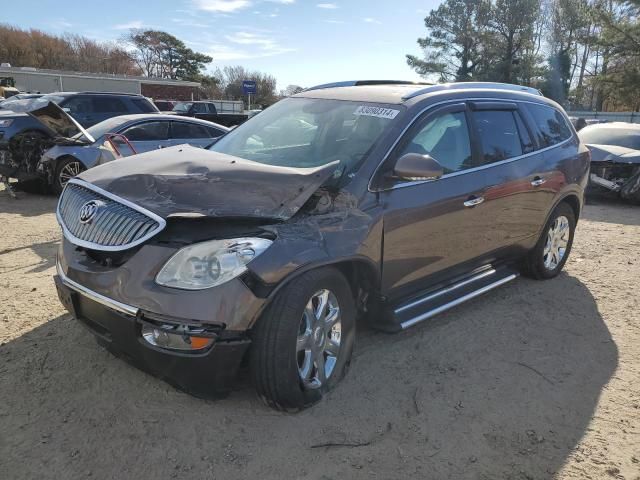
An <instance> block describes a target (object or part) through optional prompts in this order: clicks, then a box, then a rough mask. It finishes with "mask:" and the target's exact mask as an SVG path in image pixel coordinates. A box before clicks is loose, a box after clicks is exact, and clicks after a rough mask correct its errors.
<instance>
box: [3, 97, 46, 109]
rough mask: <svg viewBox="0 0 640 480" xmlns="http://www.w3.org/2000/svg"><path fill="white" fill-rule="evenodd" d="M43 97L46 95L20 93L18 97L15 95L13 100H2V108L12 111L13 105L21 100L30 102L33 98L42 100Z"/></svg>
mask: <svg viewBox="0 0 640 480" xmlns="http://www.w3.org/2000/svg"><path fill="white" fill-rule="evenodd" d="M42 96H44V94H42V93H18V94H17V95H14V96H13V97H11V98H8V99H6V100H1V101H0V108H4V109H5V110H11V105H13V104H14V102H17V101H19V100H29V99H32V98H40V97H42Z"/></svg>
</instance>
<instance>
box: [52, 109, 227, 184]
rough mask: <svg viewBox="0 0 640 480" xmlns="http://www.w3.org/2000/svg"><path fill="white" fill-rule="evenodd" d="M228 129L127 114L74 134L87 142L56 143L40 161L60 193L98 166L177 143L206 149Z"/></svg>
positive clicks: (215, 125)
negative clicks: (68, 183) (66, 186)
mask: <svg viewBox="0 0 640 480" xmlns="http://www.w3.org/2000/svg"><path fill="white" fill-rule="evenodd" d="M228 130H229V129H228V128H227V127H224V126H222V125H217V124H215V123H211V122H207V121H205V120H198V119H195V118H176V117H174V116H169V115H158V114H153V113H152V114H146V115H123V116H120V117H114V118H110V119H108V120H105V121H103V122H100V123H98V124H97V125H94V126H93V127H90V128H88V129H87V130H86V133H87V134H89V135H88V136H87V135H85V134H83V133H80V134H78V135H76V137H74V138H77V139H78V140H81V141H84V140H86V139H87V137H90V138H89V139H88V141H86V142H84V143H80V144H69V143H71V142H65V144H59V145H55V146H54V147H52V148H50V149H49V150H47V151H45V152H44V154H43V156H42V159H41V160H40V163H41V166H42V169H43V170H44V171H46V172H48V175H47V176H48V180H49V182H50V184H51V186H52V188H53V190H54V191H55V192H57V193H59V192H61V191H62V189H63V188H64V186H65V184H66V183H67V182H68V181H69V179H71V178H73V177H74V176H76V175H77V174H79V173H80V172H83V171H84V170H87V169H88V168H91V167H94V166H96V165H100V164H103V163H106V162H109V161H111V160H115V159H116V158H122V157H126V156H129V155H134V154H136V153H143V152H148V151H151V150H156V149H160V148H166V147H171V146H174V145H181V144H189V145H192V146H194V147H203V148H204V147H206V146H208V145H210V144H211V143H212V142H213V141H214V140H215V139H216V138H218V137H221V136H222V135H224V134H225V133H226V132H227V131H228ZM111 134H116V135H111Z"/></svg>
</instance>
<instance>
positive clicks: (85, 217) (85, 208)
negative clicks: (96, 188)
mask: <svg viewBox="0 0 640 480" xmlns="http://www.w3.org/2000/svg"><path fill="white" fill-rule="evenodd" d="M103 205H104V203H103V202H101V201H99V200H89V201H88V202H86V203H85V204H84V205H82V207H80V217H79V219H80V223H91V221H92V220H93V219H94V218H95V217H96V215H97V214H98V210H100V207H102V206H103Z"/></svg>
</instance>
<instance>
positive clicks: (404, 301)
mask: <svg viewBox="0 0 640 480" xmlns="http://www.w3.org/2000/svg"><path fill="white" fill-rule="evenodd" d="M588 171H589V154H588V151H587V149H586V148H585V147H584V146H583V145H582V144H581V143H580V141H579V140H578V137H577V136H576V133H575V131H574V129H573V127H572V126H571V123H570V122H569V120H568V118H567V116H566V114H565V113H564V111H563V110H562V108H561V107H559V106H558V105H557V104H556V103H554V102H552V101H550V100H548V99H546V98H544V97H542V96H541V95H540V94H539V93H538V92H537V91H535V90H533V89H529V88H526V87H518V86H515V85H503V84H481V83H466V84H448V85H434V86H422V85H415V84H401V83H398V82H394V83H389V84H384V82H343V83H340V84H335V85H325V86H321V87H317V88H315V89H309V90H307V91H305V92H303V93H301V94H298V95H295V96H294V97H291V98H287V99H285V100H282V101H281V102H279V103H277V104H276V105H274V106H272V107H270V108H269V109H267V110H265V111H264V112H262V113H261V114H260V115H257V116H255V117H254V118H252V119H250V120H249V121H248V122H246V123H244V124H243V125H241V126H239V127H237V128H236V129H234V130H232V131H231V132H229V133H227V134H226V135H225V136H224V137H222V138H221V139H220V140H219V141H217V142H216V143H215V144H214V145H213V146H211V147H210V148H209V149H207V150H203V149H198V148H193V147H189V146H178V147H172V148H167V149H164V150H163V151H154V152H150V153H144V154H141V155H137V156H133V157H129V158H127V159H124V160H118V161H115V162H111V163H109V164H107V165H104V166H99V167H96V168H93V169H91V170H89V171H86V172H84V173H82V174H81V175H80V176H79V177H77V178H76V179H74V180H72V181H70V182H69V183H68V185H67V186H66V188H65V190H64V193H63V194H62V196H61V198H60V203H59V206H58V211H57V216H58V221H59V222H60V225H61V226H62V230H63V232H64V240H63V242H62V244H61V246H60V250H59V253H58V261H57V276H56V285H57V287H58V292H59V295H60V299H61V300H62V302H63V303H64V305H65V306H66V307H67V308H68V309H69V311H71V312H72V313H73V314H74V316H76V317H77V318H78V319H79V320H80V321H81V322H83V323H84V324H85V325H87V326H88V327H89V328H90V329H91V331H92V332H93V333H94V334H95V335H96V337H97V338H98V340H99V342H100V343H101V344H103V345H105V346H106V347H108V348H109V349H110V350H112V351H114V352H116V353H119V354H122V355H123V356H125V357H127V358H129V359H130V360H132V361H133V362H134V363H136V364H137V365H139V366H140V367H141V368H144V369H146V370H148V371H150V372H152V373H154V374H156V375H158V376H160V377H162V378H164V379H166V380H168V381H169V382H171V383H173V384H174V385H177V386H179V387H180V388H182V389H185V390H187V391H190V392H192V393H194V394H199V395H208V394H211V393H219V392H224V391H226V390H227V389H228V388H229V382H230V381H231V379H232V378H233V377H234V375H235V374H236V371H237V368H238V366H239V365H240V364H241V363H242V361H243V360H246V361H247V363H248V364H249V366H250V368H251V371H252V376H253V379H254V383H255V386H256V389H257V391H258V393H259V394H260V396H261V397H262V398H264V399H265V401H266V402H267V403H268V404H269V405H271V406H273V407H275V408H279V409H286V410H296V409H301V408H304V407H306V406H308V405H311V404H313V403H314V402H316V401H317V400H319V399H320V398H321V397H322V395H323V394H324V393H325V392H326V391H327V390H328V389H330V388H331V387H333V386H334V385H335V384H336V383H337V382H338V381H339V380H340V378H341V377H342V376H343V374H344V373H345V370H346V367H347V365H348V364H349V360H350V357H351V352H352V348H353V344H354V339H355V334H356V332H355V325H356V318H358V317H363V318H364V319H365V320H366V321H367V322H369V323H370V324H371V325H372V326H374V327H376V328H381V329H384V330H387V331H399V330H402V329H406V328H408V327H410V326H412V325H415V324H416V323H419V322H421V321H423V320H426V319H428V318H430V317H431V316H433V315H435V314H437V313H439V312H442V311H444V310H446V309H448V308H451V307H453V306H455V305H457V304H459V303H461V302H464V301H465V300H468V299H471V298H473V297H476V296H478V295H480V294H482V293H484V292H487V291H489V290H491V289H493V288H495V287H497V286H499V285H502V284H504V283H506V282H509V281H511V280H513V279H515V278H516V277H517V276H518V274H519V272H525V273H526V274H527V275H529V276H531V277H533V278H538V279H548V278H553V277H555V276H556V275H557V274H558V273H559V272H560V270H561V269H562V267H563V265H564V263H565V262H566V261H567V257H568V256H569V252H570V250H571V244H572V241H573V234H574V230H575V227H576V222H577V220H578V217H579V215H580V209H581V205H582V202H583V193H584V188H585V184H586V182H587V174H588Z"/></svg>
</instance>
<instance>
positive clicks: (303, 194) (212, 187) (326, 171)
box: [78, 145, 339, 220]
mask: <svg viewBox="0 0 640 480" xmlns="http://www.w3.org/2000/svg"><path fill="white" fill-rule="evenodd" d="M338 163H339V162H333V163H329V164H327V165H323V166H321V167H317V168H291V167H276V166H271V165H264V164H261V163H257V162H252V161H249V160H244V159H241V158H238V157H233V156H230V155H225V154H222V153H217V152H212V151H209V150H204V149H201V148H194V147H191V146H188V145H180V146H177V147H171V148H166V149H163V150H161V151H159V150H156V151H153V152H147V153H143V154H140V155H134V156H131V157H127V158H124V159H121V160H116V161H113V162H109V163H107V164H105V165H101V166H98V167H96V168H92V169H89V170H87V171H85V172H83V173H82V174H80V176H79V177H78V178H80V179H81V180H84V181H86V182H89V183H91V184H93V185H95V186H97V187H100V188H102V189H103V190H106V191H108V192H110V193H112V194H114V195H117V196H118V197H121V198H124V199H126V200H129V201H130V202H133V203H135V204H136V205H139V206H141V207H144V208H146V209H147V210H150V211H151V212H153V213H156V214H157V215H160V216H161V217H163V218H168V217H171V216H207V217H227V218H229V217H234V218H240V217H243V218H265V219H274V220H287V219H289V218H290V217H292V216H293V215H295V213H296V212H297V211H298V210H299V209H300V208H301V207H302V206H303V205H304V203H305V202H306V201H307V200H308V199H309V197H311V195H312V194H313V193H314V192H315V191H316V190H317V189H318V187H320V185H322V184H323V183H324V182H325V181H326V180H327V179H329V177H331V175H332V174H333V173H334V172H335V170H336V167H337V165H338Z"/></svg>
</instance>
